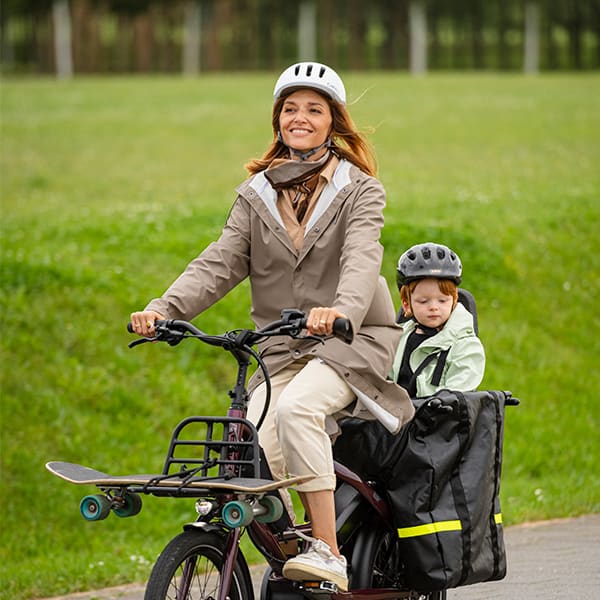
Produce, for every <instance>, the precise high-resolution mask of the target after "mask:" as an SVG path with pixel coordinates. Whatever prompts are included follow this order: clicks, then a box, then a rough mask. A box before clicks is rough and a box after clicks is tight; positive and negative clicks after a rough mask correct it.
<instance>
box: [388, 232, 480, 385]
mask: <svg viewBox="0 0 600 600" xmlns="http://www.w3.org/2000/svg"><path fill="white" fill-rule="evenodd" d="M461 277H462V265H461V262H460V259H459V257H458V256H457V255H456V253H454V252H453V251H452V250H450V248H448V247H447V246H444V245H442V244H436V243H433V242H427V243H424V244H418V245H416V246H413V247H412V248H409V249H408V250H407V251H406V252H405V253H404V254H403V255H402V256H401V257H400V259H399V260H398V268H397V282H398V289H399V290H400V300H401V302H402V310H403V312H404V315H405V317H408V318H410V320H409V321H407V322H405V323H404V324H403V325H402V328H403V330H404V333H403V335H402V338H401V340H400V344H399V346H398V349H397V350H396V357H395V359H394V363H393V367H392V373H391V378H393V380H394V381H396V382H397V383H398V384H399V385H401V386H402V387H404V388H405V389H406V390H407V391H408V393H409V395H410V396H411V397H424V396H430V395H432V394H434V393H435V392H436V391H438V390H440V389H449V390H456V391H461V392H467V391H472V390H475V389H476V388H477V386H478V385H479V384H480V383H481V380H482V379H483V373H484V369H485V353H484V350H483V346H482V344H481V341H480V340H479V338H478V337H477V335H476V333H475V328H474V325H473V316H472V315H471V313H469V311H468V310H467V309H466V308H465V307H464V306H463V305H462V304H460V303H459V302H458V289H457V286H458V285H459V284H460V282H461Z"/></svg>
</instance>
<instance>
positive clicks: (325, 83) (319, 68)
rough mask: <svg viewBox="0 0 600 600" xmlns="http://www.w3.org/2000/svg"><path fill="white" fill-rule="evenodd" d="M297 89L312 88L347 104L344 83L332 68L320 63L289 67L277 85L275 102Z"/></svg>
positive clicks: (306, 63)
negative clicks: (289, 91)
mask: <svg viewBox="0 0 600 600" xmlns="http://www.w3.org/2000/svg"><path fill="white" fill-rule="evenodd" d="M295 88H311V89H314V90H317V91H319V92H322V93H324V94H326V95H327V96H329V97H330V98H333V99H334V100H336V101H337V102H339V103H340V104H346V89H345V88H344V82H343V81H342V80H341V78H340V76H339V75H338V74H337V73H336V72H335V71H334V70H333V69H332V68H331V67H328V66H327V65H323V64H321V63H318V62H301V63H296V64H295V65H292V66H291V67H288V68H287V69H286V70H285V71H284V72H283V73H282V74H281V75H280V76H279V79H278V80H277V83H275V89H274V90H273V100H277V98H279V97H280V96H281V95H282V94H283V93H284V92H286V91H288V90H292V89H295Z"/></svg>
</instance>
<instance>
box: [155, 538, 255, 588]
mask: <svg viewBox="0 0 600 600" xmlns="http://www.w3.org/2000/svg"><path fill="white" fill-rule="evenodd" d="M224 554H225V538H224V537H223V536H222V535H219V534H218V533H215V532H209V531H184V532H183V533H181V534H179V535H178V536H177V537H175V538H173V539H172V540H171V541H170V542H169V543H168V544H167V545H166V546H165V548H164V550H163V551H162V552H161V554H160V556H159V557H158V560H157V561H156V563H155V564H154V567H153V568H152V572H151V574H150V578H149V579H148V583H147V585H146V593H145V594H144V600H175V598H177V599H178V600H179V599H181V598H182V595H181V593H182V587H183V583H184V582H183V581H182V575H183V570H184V568H185V566H186V564H187V565H190V567H191V568H193V573H192V575H191V588H190V589H189V590H188V593H187V594H186V596H185V600H205V599H207V598H216V597H217V592H218V589H219V583H220V580H221V571H222V569H223V562H224ZM190 560H191V561H193V563H192V562H188V561H190ZM229 598H230V599H231V600H254V591H253V587H252V579H251V577H250V572H249V570H248V565H247V564H246V561H245V559H244V557H243V556H242V555H241V554H238V557H237V560H236V563H235V567H234V572H233V580H232V582H231V589H230V591H229Z"/></svg>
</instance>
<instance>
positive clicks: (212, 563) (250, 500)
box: [130, 310, 445, 600]
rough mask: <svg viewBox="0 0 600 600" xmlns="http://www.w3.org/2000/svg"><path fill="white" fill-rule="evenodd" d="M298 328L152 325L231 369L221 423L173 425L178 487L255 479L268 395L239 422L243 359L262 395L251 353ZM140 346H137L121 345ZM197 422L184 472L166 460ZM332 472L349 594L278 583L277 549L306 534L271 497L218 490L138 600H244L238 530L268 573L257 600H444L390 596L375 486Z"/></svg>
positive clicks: (281, 558) (201, 504)
mask: <svg viewBox="0 0 600 600" xmlns="http://www.w3.org/2000/svg"><path fill="white" fill-rule="evenodd" d="M305 328H306V320H305V315H304V314H303V313H301V312H299V311H295V310H284V311H282V318H281V320H279V321H276V322H274V323H271V324H270V325H267V326H266V327H264V328H262V329H260V330H257V331H253V330H247V329H243V330H236V331H230V332H227V333H225V334H223V335H217V336H215V335H207V334H205V333H204V332H202V331H200V330H199V329H197V328H196V327H195V326H194V325H192V324H191V323H187V322H185V321H164V322H160V321H157V322H156V324H155V331H156V334H155V337H154V338H153V339H154V340H158V341H166V342H167V343H169V344H171V345H175V344H178V343H179V342H181V341H182V340H183V339H186V338H195V339H198V340H200V341H202V342H205V343H207V344H211V345H214V346H220V347H221V348H223V349H224V350H227V351H228V352H230V353H231V354H232V355H233V356H234V358H235V359H236V361H237V363H238V373H237V377H236V384H235V387H234V389H233V390H232V391H230V392H229V395H230V398H231V405H230V407H229V409H228V410H227V414H226V416H225V417H210V418H208V419H207V418H206V417H190V418H188V419H186V420H184V421H182V423H180V424H179V425H178V426H177V428H176V429H175V431H174V433H173V437H172V440H171V444H170V448H169V453H168V456H167V461H166V463H165V469H164V473H168V472H169V468H170V467H171V466H172V465H173V464H181V463H186V470H185V473H186V475H185V477H186V478H190V477H191V478H198V477H200V478H206V477H208V476H209V471H210V470H211V469H217V473H216V474H215V476H216V477H217V478H219V477H220V478H224V479H226V480H227V479H229V480H230V481H231V480H233V479H234V478H238V477H240V476H241V475H243V476H245V477H247V476H251V477H258V476H259V475H260V474H261V472H260V469H261V467H260V464H257V459H258V457H259V456H260V454H259V453H260V450H259V447H258V436H257V430H258V429H260V424H261V423H262V420H263V419H264V415H265V414H266V411H267V410H268V398H269V396H270V390H269V389H268V391H267V402H266V404H265V407H264V410H263V414H262V416H261V419H260V420H259V422H258V423H257V427H254V425H252V424H251V423H249V422H248V421H245V415H246V404H247V401H248V395H247V391H246V380H247V376H248V369H249V366H250V362H251V361H250V359H251V357H252V358H254V359H255V360H256V362H257V364H258V365H259V367H260V368H262V369H263V372H264V374H265V380H266V381H267V386H268V387H269V383H268V373H267V372H266V368H265V367H264V364H263V363H262V360H261V358H260V356H259V355H258V353H257V352H256V351H255V350H254V349H253V348H252V346H254V345H255V344H257V343H258V342H259V341H261V340H262V339H265V338H266V337H270V336H283V335H287V336H289V337H292V338H298V337H300V336H301V333H302V331H303V330H304V329H305ZM334 335H337V336H339V337H341V338H343V339H345V340H346V341H350V340H349V338H350V336H351V332H350V327H349V323H348V322H347V321H345V320H344V319H338V320H337V321H336V323H335V325H334ZM144 341H146V340H143V339H142V340H136V341H134V342H132V344H130V345H131V346H134V345H137V344H139V343H143V342H144ZM198 422H203V423H206V424H207V425H209V426H208V427H207V432H208V435H207V436H206V439H203V440H195V441H193V442H190V441H189V440H186V441H185V442H183V443H184V444H185V445H187V446H188V447H189V446H191V445H194V443H195V444H197V445H198V446H199V447H202V448H203V454H202V457H201V458H200V459H196V460H197V461H198V462H196V463H195V466H194V467H193V468H191V469H190V468H189V467H188V465H190V464H192V460H190V457H189V456H186V457H185V459H180V458H175V457H174V452H175V450H176V449H177V448H178V447H179V445H180V444H181V443H182V440H181V432H182V430H183V429H184V428H186V427H189V426H191V425H193V424H195V423H198ZM217 424H221V425H222V430H220V433H222V439H221V440H216V439H214V438H215V427H216V425H217ZM209 430H210V431H209ZM217 455H218V457H217V458H215V456H217ZM263 469H264V467H263ZM335 470H336V476H337V478H338V481H339V485H338V487H337V490H336V493H335V500H336V516H337V520H336V525H337V529H338V538H339V544H340V551H341V552H342V553H343V554H344V555H346V558H347V560H348V564H349V571H350V589H349V591H348V592H339V591H338V590H337V589H336V587H335V586H334V585H333V584H331V583H329V582H302V583H298V582H291V581H288V580H285V579H284V578H283V577H282V576H281V568H282V566H283V564H284V562H285V561H286V559H287V558H288V557H287V555H286V552H285V550H284V548H285V547H287V546H288V545H289V543H290V542H294V541H297V543H298V546H299V547H301V546H303V544H304V543H306V542H305V540H304V538H305V537H307V536H308V534H309V533H310V524H302V525H299V526H292V525H291V523H290V522H289V521H288V522H287V523H286V524H285V526H281V520H282V512H283V507H282V505H281V501H280V500H279V498H278V497H277V496H275V495H272V494H273V492H270V494H271V495H267V494H265V495H264V496H260V497H256V496H252V497H250V496H249V495H248V494H246V493H233V494H232V493H231V492H228V491H227V490H219V491H216V492H215V491H211V490H205V491H203V492H202V495H201V500H199V501H198V502H197V503H196V508H197V511H198V519H197V521H195V522H194V523H190V524H188V525H186V526H185V527H184V531H183V533H181V534H179V535H178V536H177V537H175V538H174V539H173V540H172V541H171V542H170V543H169V544H168V545H167V546H166V547H165V549H164V550H163V552H162V553H161V555H160V556H159V558H158V560H157V562H156V563H155V565H154V568H153V570H152V573H151V575H150V579H149V581H148V584H147V591H146V596H145V600H159V599H160V600H164V599H165V598H189V599H190V600H191V599H192V598H207V597H215V598H217V599H218V600H225V598H231V600H242V599H246V598H253V591H252V581H251V578H250V575H249V569H248V565H247V563H246V560H245V558H244V557H243V555H242V553H241V552H240V551H239V550H238V544H239V540H240V537H241V535H242V532H243V530H244V528H245V529H246V531H247V532H248V534H249V537H250V539H251V541H252V542H253V544H254V545H255V546H256V547H257V548H258V550H259V551H260V553H261V554H262V555H263V556H264V557H265V559H266V561H267V563H268V565H269V566H268V568H267V571H266V573H265V576H264V579H263V584H262V590H261V598H264V599H265V600H266V599H269V600H278V599H281V600H283V599H285V600H292V599H294V598H298V599H299V598H303V597H305V596H306V595H309V596H314V595H315V594H319V595H321V594H322V595H328V596H331V597H332V598H334V599H337V598H339V599H342V598H343V599H346V598H347V599H352V600H367V598H368V599H369V600H387V599H389V598H423V599H425V598H426V599H428V600H442V599H443V598H445V592H434V593H426V594H419V593H417V592H414V591H411V590H401V589H399V587H398V581H397V579H398V572H399V562H400V557H399V556H398V555H397V553H396V552H395V550H394V541H395V537H396V532H395V529H394V527H393V526H392V524H391V518H390V514H389V507H388V505H387V504H386V502H385V500H384V498H383V497H382V496H381V495H380V494H379V492H378V490H377V488H376V486H375V485H374V484H372V483H367V482H365V481H363V480H362V479H361V478H360V477H358V476H357V475H356V474H354V473H353V472H352V471H350V470H349V469H347V468H346V467H344V466H343V465H341V464H339V463H336V465H335ZM263 475H264V471H263ZM157 491H158V493H160V490H154V493H157ZM188 494H189V495H195V494H197V492H195V491H191V490H190V489H188V490H186V491H185V492H184V491H183V490H181V495H188ZM284 519H285V517H284ZM278 522H279V525H278V526H277V525H276V523H278ZM203 571H204V573H202V572H203ZM211 572H212V574H213V575H214V577H213V578H212V579H211V578H210V577H208V574H209V573H211ZM200 573H202V575H200Z"/></svg>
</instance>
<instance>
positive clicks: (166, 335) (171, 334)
mask: <svg viewBox="0 0 600 600" xmlns="http://www.w3.org/2000/svg"><path fill="white" fill-rule="evenodd" d="M305 329H307V318H306V315H305V313H303V312H302V311H299V310H295V309H284V310H282V311H281V319H279V320H278V321H274V322H273V323H269V324H268V325H266V326H265V327H262V328H261V329H257V330H251V329H240V330H234V331H228V332H226V333H224V334H221V335H209V334H206V333H204V332H203V331H201V330H200V329H198V328H197V327H196V326H194V325H192V324H191V323H189V322H188V321H182V320H177V319H165V320H156V321H155V322H154V330H155V336H154V337H153V338H142V339H139V340H136V341H134V342H131V343H130V344H129V346H130V347H133V346H136V345H138V344H142V343H144V342H147V341H164V342H167V343H168V344H170V345H172V346H174V345H176V344H178V343H179V342H180V341H181V340H183V339H184V338H187V337H194V338H197V339H200V340H201V341H203V342H205V343H207V344H210V345H211V346H219V347H222V348H224V349H225V350H230V351H231V350H234V349H235V348H237V349H240V350H242V349H247V348H248V346H252V345H254V344H256V343H258V342H260V341H261V340H263V339H265V338H268V337H273V336H279V335H287V336H288V337H291V338H295V339H313V340H321V341H322V339H323V338H322V337H321V336H314V335H312V336H304V337H302V336H301V335H300V334H301V332H302V331H303V330H305ZM127 331H128V332H129V333H134V331H133V326H132V324H131V322H130V323H127ZM333 337H336V338H338V339H341V340H342V341H344V342H346V343H347V344H350V343H351V342H352V340H353V338H354V332H353V330H352V325H351V323H350V321H349V320H348V319H344V318H338V319H336V320H335V321H334V322H333Z"/></svg>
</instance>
